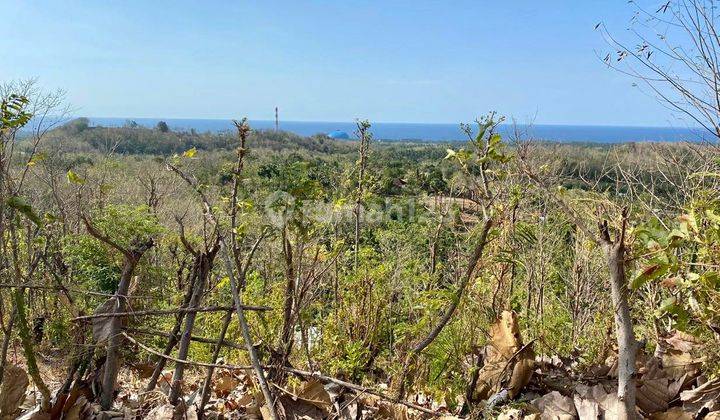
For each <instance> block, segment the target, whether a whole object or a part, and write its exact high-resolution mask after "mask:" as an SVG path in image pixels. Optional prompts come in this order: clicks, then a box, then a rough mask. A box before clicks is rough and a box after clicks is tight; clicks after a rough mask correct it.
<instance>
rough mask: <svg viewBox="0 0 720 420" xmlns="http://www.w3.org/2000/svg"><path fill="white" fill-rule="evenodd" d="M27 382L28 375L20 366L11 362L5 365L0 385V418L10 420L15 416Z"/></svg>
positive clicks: (28, 381) (28, 382)
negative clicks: (0, 384)
mask: <svg viewBox="0 0 720 420" xmlns="http://www.w3.org/2000/svg"><path fill="white" fill-rule="evenodd" d="M29 384H30V380H29V379H28V375H27V373H25V371H24V370H23V369H22V368H20V367H18V366H15V365H11V364H8V365H6V366H5V372H4V373H3V381H2V386H0V419H2V420H12V419H15V418H16V417H17V415H18V414H19V411H20V410H19V407H20V404H22V402H23V400H24V399H25V390H26V389H27V387H28V385H29Z"/></svg>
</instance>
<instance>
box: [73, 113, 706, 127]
mask: <svg viewBox="0 0 720 420" xmlns="http://www.w3.org/2000/svg"><path fill="white" fill-rule="evenodd" d="M77 118H88V119H90V120H92V119H115V120H126V121H132V120H158V121H172V120H184V121H227V122H231V121H233V120H237V118H188V117H104V116H103V117H99V116H94V117H91V116H77V117H71V118H69V119H68V120H67V121H71V120H73V119H77ZM248 121H262V122H271V123H275V120H273V119H262V118H248ZM355 121H356V120H355V119H354V120H349V121H331V120H280V126H281V127H282V123H283V122H285V123H330V124H336V123H337V124H351V123H354V122H355ZM369 121H370V124H400V125H457V126H459V125H460V124H472V123H473V122H474V121H470V122H408V121H373V120H369ZM500 125H510V126H512V125H518V126H524V127H532V126H555V127H607V128H662V129H680V130H701V131H702V130H705V129H704V128H703V127H699V126H698V127H688V126H685V127H680V126H673V125H613V124H569V123H535V122H533V123H519V122H517V123H513V122H507V121H505V122H503V123H501V124H500Z"/></svg>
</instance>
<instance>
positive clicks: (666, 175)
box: [0, 95, 720, 406]
mask: <svg viewBox="0 0 720 420" xmlns="http://www.w3.org/2000/svg"><path fill="white" fill-rule="evenodd" d="M28 101H29V99H26V98H25V97H23V96H22V95H18V96H7V97H5V98H4V99H3V108H2V112H3V120H2V124H3V125H2V130H0V132H1V133H2V139H3V141H2V144H1V145H0V147H2V149H0V158H2V159H1V160H0V161H1V162H2V166H1V167H0V169H1V172H0V176H1V178H0V186H1V187H2V197H3V206H2V213H0V216H1V217H0V237H1V238H2V248H1V249H0V250H1V251H2V253H1V258H2V260H1V262H2V264H0V268H1V270H2V271H1V272H0V273H1V275H2V279H3V280H2V285H3V289H2V290H1V292H0V298H1V299H0V303H1V304H2V305H0V316H1V317H2V324H3V331H4V340H5V345H4V352H3V355H2V357H3V364H4V363H5V362H6V358H7V348H8V345H9V342H10V341H11V340H12V339H13V337H15V336H17V335H19V337H20V339H21V341H22V343H23V347H24V349H25V357H26V358H27V360H28V371H29V372H30V373H31V375H34V376H33V380H34V381H35V382H36V384H37V383H40V382H43V379H45V381H50V380H51V379H49V378H42V374H40V373H38V370H37V367H35V368H33V367H32V364H33V363H35V362H33V361H32V360H31V359H32V358H33V357H34V355H35V354H36V352H44V351H48V350H49V349H51V348H55V349H59V350H60V351H61V352H62V354H64V355H66V357H63V362H65V363H67V364H68V365H70V366H71V373H70V376H69V380H68V381H65V383H64V384H54V385H57V386H61V391H62V392H68V391H69V390H70V387H71V386H77V384H78V383H81V382H78V381H83V380H85V378H87V377H88V375H90V376H91V377H93V378H94V379H92V380H94V381H98V382H99V383H101V385H102V386H103V387H104V386H105V385H106V384H107V380H108V379H107V376H106V375H107V373H106V372H107V371H108V370H111V369H106V370H103V369H105V365H104V364H106V363H108V362H107V361H108V360H113V359H112V358H117V360H122V366H136V365H139V364H142V363H144V362H145V361H147V360H150V361H152V362H153V363H156V362H158V360H161V361H162V364H163V366H161V367H160V371H162V369H163V367H164V366H165V365H166V364H167V365H171V366H172V365H173V361H172V360H165V359H158V358H157V354H155V353H150V352H148V351H147V349H155V352H156V353H162V352H163V351H165V353H167V354H168V355H170V356H171V357H176V358H179V359H183V360H185V359H187V360H192V361H195V362H204V363H210V364H217V363H219V362H218V361H219V360H221V361H223V363H226V364H229V365H249V364H252V365H253V367H254V368H256V369H257V368H259V366H265V368H263V369H264V370H265V371H266V373H267V375H268V380H269V381H272V382H273V383H275V384H278V385H280V386H283V385H284V384H287V383H288V381H292V380H293V378H292V377H291V376H289V372H290V371H289V370H288V369H291V368H298V369H304V370H307V371H320V372H323V373H324V374H327V375H330V376H333V377H336V378H341V379H344V380H347V381H350V382H354V383H358V384H364V385H373V384H381V383H382V384H389V386H390V388H391V390H390V392H392V393H393V395H397V397H398V398H404V396H405V395H408V394H409V393H411V392H418V391H420V390H422V391H423V392H425V393H427V394H429V395H432V396H433V397H434V398H435V399H436V400H437V401H440V400H447V401H448V402H449V404H450V405H452V406H455V405H458V404H460V405H462V402H461V401H458V399H457V397H458V396H459V395H467V396H468V398H469V403H472V402H474V400H473V397H474V393H473V392H474V390H473V389H472V385H471V384H473V383H474V382H473V377H474V376H476V373H477V372H478V369H480V367H481V366H482V364H483V357H482V356H481V355H480V352H479V349H481V348H482V347H483V346H485V345H486V344H487V343H488V340H489V338H488V333H487V332H488V330H489V329H490V326H491V325H492V324H493V323H494V322H495V321H496V319H498V317H500V315H501V313H503V311H513V312H514V313H516V314H517V318H518V319H519V322H520V335H521V336H522V337H523V338H524V340H525V341H526V342H528V343H532V345H533V349H534V352H535V353H537V354H544V355H549V356H558V357H561V358H571V359H572V360H574V361H575V362H577V364H578V365H579V368H578V369H580V370H582V369H588V370H589V369H592V368H593V367H594V366H596V365H598V364H602V363H604V362H605V359H606V358H607V357H608V354H610V353H612V352H613V346H614V343H615V340H614V338H613V337H614V336H613V334H608V332H609V331H612V329H613V313H614V306H613V302H612V299H611V294H610V291H609V289H610V288H609V286H608V284H609V283H608V279H609V275H608V264H607V261H606V256H605V254H604V251H603V249H604V248H603V246H604V245H603V242H602V238H603V237H602V235H601V234H600V233H598V230H597V227H596V225H597V223H599V222H601V221H603V220H606V221H609V224H608V227H607V228H606V229H607V233H608V235H609V236H610V234H612V236H616V237H618V236H619V235H622V237H621V238H622V239H621V240H622V241H623V244H626V256H627V257H626V258H625V260H624V262H623V265H622V270H623V272H624V273H626V275H627V276H628V278H629V283H630V284H629V286H630V288H629V289H627V294H626V299H627V301H628V302H629V305H630V309H631V313H632V324H633V325H632V328H633V329H634V332H635V335H636V337H637V339H638V341H640V342H643V343H645V346H646V348H648V349H653V348H654V346H655V345H657V344H658V342H659V340H661V338H662V337H664V336H666V335H667V334H669V333H670V332H672V331H675V330H682V331H685V332H688V333H690V334H692V335H693V336H695V337H697V338H698V339H699V340H700V341H701V342H702V343H704V346H705V347H704V348H705V350H704V351H705V352H706V354H707V355H708V356H707V359H706V363H705V364H704V369H705V370H706V374H707V375H709V376H710V375H714V374H717V373H718V372H719V371H718V360H720V359H718V357H720V355H718V352H717V350H716V348H717V345H718V336H719V335H718V332H719V331H720V312H719V310H718V299H719V298H720V295H718V284H719V282H720V275H719V274H718V264H719V262H718V255H720V254H719V253H718V243H719V242H718V240H719V239H720V237H719V236H720V197H719V196H718V191H720V190H718V188H717V181H718V176H717V174H718V172H719V171H718V170H719V169H720V168H718V166H720V161H719V160H718V154H717V149H715V148H714V147H712V146H709V145H686V144H674V145H666V144H657V145H653V144H628V145H618V146H594V145H587V146H576V145H560V144H543V143H535V142H532V141H525V140H524V139H518V140H516V141H512V142H510V141H508V140H507V139H502V138H501V137H500V136H499V135H498V134H497V133H495V132H494V128H495V125H496V124H497V123H498V119H497V118H496V117H495V115H494V114H490V115H489V116H487V117H484V118H482V119H480V120H479V121H478V124H477V126H476V127H474V128H473V130H468V134H469V136H470V137H469V141H468V142H467V143H466V144H460V143H458V144H443V145H438V144H413V143H391V144H385V143H382V142H376V141H373V140H372V138H371V137H370V131H369V130H367V129H369V128H370V127H369V126H364V125H363V124H364V123H359V128H360V129H361V131H360V134H361V136H360V137H361V139H362V140H363V141H361V142H354V141H347V142H340V141H336V140H330V139H326V138H322V137H319V136H316V137H311V138H304V137H299V136H295V135H292V134H289V133H284V132H274V131H260V132H253V131H251V130H250V128H249V127H247V125H246V123H245V122H238V123H237V128H238V130H237V133H219V134H215V133H206V134H197V133H178V132H172V131H169V130H163V129H154V130H153V129H145V128H140V127H135V126H132V125H128V126H127V127H122V128H101V127H90V126H89V125H88V124H87V122H86V121H82V120H79V121H73V122H71V123H69V124H67V125H64V126H62V127H58V128H56V129H54V130H52V131H49V132H48V133H46V134H43V135H42V136H37V135H35V136H30V137H28V138H24V139H22V140H19V139H17V138H16V132H17V129H18V128H19V127H21V126H22V125H24V124H26V123H27V122H28V121H29V117H30V115H29V114H26V113H24V112H25V111H24V109H25V108H26V103H27V102H28ZM363 127H364V128H365V131H363ZM358 150H359V151H358ZM623 208H625V209H626V211H625V212H623V211H622V210H621V209H623ZM625 224H627V227H625ZM598 238H600V239H598ZM235 292H237V296H235V294H236V293H235ZM113 295H116V296H114V297H113ZM613 298H614V296H613ZM38 302H42V304H37V303H38ZM241 303H242V304H241ZM242 305H250V306H249V307H247V308H245V309H244V310H242V311H240V312H239V313H236V312H235V311H236V310H237V309H238V307H240V308H242V307H243V306H242ZM233 307H234V308H233ZM188 308H189V309H193V308H194V309H197V308H206V309H207V311H199V312H192V311H190V312H187V311H185V312H182V311H178V309H180V310H187V309H188ZM213 308H214V309H213ZM113 311H115V312H124V311H133V312H136V313H137V312H142V311H150V312H152V311H166V312H165V313H162V314H155V315H147V316H136V317H129V318H124V319H125V321H123V322H122V323H120V322H118V323H117V324H115V323H114V322H112V321H108V319H110V320H119V319H121V318H119V317H117V318H103V317H102V315H103V314H104V313H107V312H110V313H112V312H113ZM16 313H17V314H18V316H17V318H16V316H15V314H16ZM90 314H95V317H94V318H93V317H92V316H91V318H83V316H86V315H90ZM189 314H192V317H190V316H189ZM238 316H241V317H242V321H241V322H238V320H239V319H240V318H237V317H238ZM190 318H192V322H190V321H189V319H190ZM38 319H44V320H51V321H49V322H47V323H46V324H44V326H43V325H42V324H38V323H37V322H36V320H38ZM88 323H89V324H88ZM33 324H34V325H39V327H37V328H36V331H35V333H34V336H31V334H29V331H30V329H31V328H32V327H31V326H32V325H33ZM188 325H189V327H188ZM103 331H106V332H105V333H103ZM180 332H184V334H180ZM108 333H112V334H114V335H108ZM123 334H124V335H123ZM245 334H248V336H245ZM186 335H187V337H188V339H187V340H185V337H186ZM191 335H192V336H193V337H201V338H204V340H205V341H203V340H195V341H190V339H189V337H190V336H191ZM117 337H120V338H119V340H121V342H123V343H124V344H123V345H121V346H119V347H117V346H115V344H117V341H113V340H115V339H118V338H117ZM123 337H132V339H133V341H132V342H129V341H127V340H129V339H130V338H127V339H123ZM247 337H249V338H250V341H247V340H246V338H247ZM122 340H124V341H122ZM208 341H209V343H208ZM168 342H170V343H171V344H172V345H168V344H169V343H168ZM213 342H230V343H235V344H233V345H230V346H217V345H212V343H213ZM138 343H141V344H142V345H143V346H144V347H141V346H140V345H139V344H138ZM245 344H249V345H250V347H249V348H246V347H245ZM166 348H167V349H166ZM176 348H177V349H179V350H175V349H176ZM165 349H166V350H165ZM713 349H715V350H713ZM173 355H174V356H173ZM221 358H222V359H221ZM253 359H255V360H253ZM256 361H257V362H258V365H257V366H256V365H254V364H253V363H255V362H256ZM151 366H153V365H151ZM178 366H183V365H182V364H178ZM33 369H34V373H33ZM97 372H101V373H97ZM116 373H117V372H116ZM211 373H212V372H211ZM183 374H184V373H183V369H178V367H176V368H175V372H174V378H173V381H172V389H173V391H172V392H174V393H176V397H177V394H179V395H182V393H183V392H188V391H187V389H186V388H183V387H182V386H181V384H182V381H180V379H182V377H183ZM93 375H95V376H93ZM104 375H105V376H104ZM111 380H112V383H111V385H112V386H114V380H115V378H111ZM152 380H157V376H155V377H153V379H151V381H152ZM260 382H261V383H259V385H258V386H261V385H262V381H260ZM43 383H44V382H43ZM73 384H74V385H73ZM62 387H64V388H62ZM150 388H152V386H150ZM102 389H103V391H102V393H103V396H104V395H105V392H106V391H105V388H102ZM201 391H202V389H201ZM266 391H268V392H270V393H272V392H274V391H273V389H268V390H266ZM203 392H204V391H203ZM172 395H173V394H172V393H171V400H172ZM44 398H46V399H47V404H50V400H49V398H50V395H49V394H47V395H45V396H44ZM98 398H100V396H99V395H98ZM109 402H110V405H111V403H112V388H111V393H110V400H109ZM102 403H103V404H104V405H106V404H107V400H104V399H102Z"/></svg>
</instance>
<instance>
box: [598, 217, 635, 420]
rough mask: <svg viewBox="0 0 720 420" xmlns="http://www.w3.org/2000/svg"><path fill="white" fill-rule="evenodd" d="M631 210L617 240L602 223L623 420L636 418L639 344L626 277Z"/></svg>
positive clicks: (602, 238) (602, 239) (625, 218)
mask: <svg viewBox="0 0 720 420" xmlns="http://www.w3.org/2000/svg"><path fill="white" fill-rule="evenodd" d="M626 225H627V211H626V210H623V222H622V228H621V231H620V233H619V234H618V235H617V237H616V238H615V241H612V240H610V233H609V229H608V225H607V222H603V223H602V224H600V239H601V242H602V244H603V249H604V251H605V257H606V259H607V265H608V270H609V274H610V293H611V296H612V301H613V307H614V308H615V314H614V315H615V334H616V337H617V344H618V398H619V399H620V401H621V402H622V406H621V411H620V413H619V416H620V417H619V418H620V419H635V418H637V411H636V408H635V375H636V372H635V356H636V353H637V342H636V341H635V334H634V332H633V324H632V318H631V317H630V305H629V304H628V298H627V291H628V289H627V280H626V278H625V231H626Z"/></svg>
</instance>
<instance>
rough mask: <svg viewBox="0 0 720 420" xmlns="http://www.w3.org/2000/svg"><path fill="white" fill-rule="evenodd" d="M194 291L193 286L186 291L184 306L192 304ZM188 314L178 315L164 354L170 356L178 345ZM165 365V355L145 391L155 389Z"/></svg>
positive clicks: (159, 360) (160, 359)
mask: <svg viewBox="0 0 720 420" xmlns="http://www.w3.org/2000/svg"><path fill="white" fill-rule="evenodd" d="M192 291H193V288H192V287H189V288H188V291H187V293H185V298H184V299H183V305H182V307H183V308H187V307H188V305H189V304H190V299H191V298H192ZM186 314H187V312H181V313H179V314H177V315H176V317H175V325H173V328H172V330H170V337H169V338H168V342H167V344H166V345H165V349H164V350H163V354H164V355H165V356H169V355H170V353H171V352H172V350H173V349H174V348H175V346H176V345H177V343H178V341H180V339H179V338H178V334H179V333H180V328H182V323H183V320H184V319H185V315H186ZM165 365H167V359H166V358H164V357H161V358H159V359H158V362H157V365H155V370H153V373H152V376H150V381H148V384H147V386H146V387H145V391H147V392H149V391H152V390H153V389H155V387H156V386H157V382H158V379H159V378H160V375H162V371H163V369H165Z"/></svg>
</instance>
